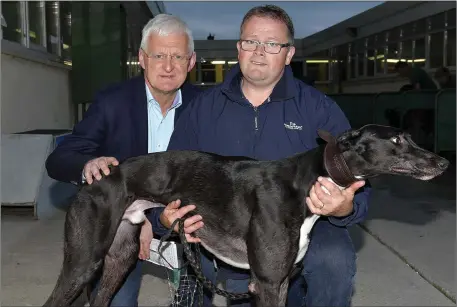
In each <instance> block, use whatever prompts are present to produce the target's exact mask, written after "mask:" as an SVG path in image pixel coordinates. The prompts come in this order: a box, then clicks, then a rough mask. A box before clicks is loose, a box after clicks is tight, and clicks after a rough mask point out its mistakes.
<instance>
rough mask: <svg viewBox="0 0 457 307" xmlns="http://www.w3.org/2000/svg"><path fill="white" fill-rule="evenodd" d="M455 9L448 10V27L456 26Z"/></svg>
mask: <svg viewBox="0 0 457 307" xmlns="http://www.w3.org/2000/svg"><path fill="white" fill-rule="evenodd" d="M455 17H456V16H455V9H452V10H449V11H447V27H448V28H455Z"/></svg>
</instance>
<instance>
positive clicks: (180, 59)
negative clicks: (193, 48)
mask: <svg viewBox="0 0 457 307" xmlns="http://www.w3.org/2000/svg"><path fill="white" fill-rule="evenodd" d="M141 50H143V53H144V55H146V57H147V58H149V59H151V60H153V61H155V62H165V60H167V59H168V58H170V59H171V61H172V62H173V63H177V64H181V65H182V64H185V63H186V62H187V61H188V60H189V59H190V56H186V55H180V54H171V55H170V54H164V53H157V54H151V55H149V54H147V52H146V51H144V49H141Z"/></svg>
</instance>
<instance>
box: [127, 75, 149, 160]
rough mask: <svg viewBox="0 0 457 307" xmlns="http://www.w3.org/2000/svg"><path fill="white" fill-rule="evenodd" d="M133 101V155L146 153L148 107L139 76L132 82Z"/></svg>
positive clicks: (142, 79) (142, 83)
mask: <svg viewBox="0 0 457 307" xmlns="http://www.w3.org/2000/svg"><path fill="white" fill-rule="evenodd" d="M132 96H133V101H132V104H131V110H130V111H131V119H132V125H133V135H132V138H133V139H134V142H133V147H134V148H133V154H134V155H135V156H139V155H145V154H147V153H148V108H147V98H146V85H145V81H144V78H143V77H142V76H141V77H139V78H138V79H137V80H135V82H134V83H133V93H132Z"/></svg>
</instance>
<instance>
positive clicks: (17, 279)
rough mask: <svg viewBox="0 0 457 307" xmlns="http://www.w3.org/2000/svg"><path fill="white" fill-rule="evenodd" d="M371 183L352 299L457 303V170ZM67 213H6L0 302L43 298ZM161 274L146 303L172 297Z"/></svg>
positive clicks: (52, 278) (147, 290) (143, 295)
mask: <svg viewBox="0 0 457 307" xmlns="http://www.w3.org/2000/svg"><path fill="white" fill-rule="evenodd" d="M372 184H373V186H374V188H375V190H374V193H373V197H372V200H371V204H370V211H369V217H368V219H367V221H366V222H365V223H364V224H363V225H360V226H354V227H352V228H351V229H350V232H351V236H352V238H353V241H354V244H355V246H356V249H357V256H358V259H357V265H358V268H357V270H358V271H357V275H356V286H355V292H354V296H353V300H352V305H353V306H455V276H454V271H455V270H454V269H455V266H454V261H455V250H454V242H455V233H456V230H455V219H456V216H455V211H456V210H455V209H456V206H455V172H450V173H449V174H446V175H445V176H443V177H442V178H437V179H435V180H433V181H431V182H420V181H416V180H411V179H408V178H402V177H384V178H382V179H376V180H373V181H372ZM63 221H64V214H63V213H61V214H57V215H56V216H55V218H53V219H50V220H46V221H37V220H32V219H30V218H28V217H21V216H11V215H8V216H7V215H2V220H1V223H2V225H1V236H2V266H1V273H2V294H1V304H2V306H39V305H41V304H43V303H44V302H45V300H46V298H47V297H48V295H49V294H50V292H51V291H52V288H53V287H54V285H55V282H56V279H57V275H58V273H59V270H60V266H61V261H62V243H63V242H62V235H63ZM163 276H165V273H164V271H163V269H161V268H158V267H156V266H154V265H152V264H151V265H148V266H147V267H146V268H145V271H144V275H143V285H142V289H141V292H140V298H139V300H140V305H141V306H164V305H167V304H168V303H169V302H170V291H169V286H168V284H167V282H166V280H165V279H163ZM224 303H225V302H224V300H223V299H222V298H221V297H217V298H216V300H215V304H216V305H224Z"/></svg>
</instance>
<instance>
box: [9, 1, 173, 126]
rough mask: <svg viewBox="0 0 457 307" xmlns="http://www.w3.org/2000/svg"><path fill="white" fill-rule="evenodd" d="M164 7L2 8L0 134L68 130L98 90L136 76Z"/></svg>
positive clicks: (12, 4) (48, 4) (20, 4)
mask: <svg viewBox="0 0 457 307" xmlns="http://www.w3.org/2000/svg"><path fill="white" fill-rule="evenodd" d="M162 12H165V8H164V5H163V2H161V1H148V2H146V1H136V2H133V1H119V2H83V1H79V2H73V1H71V2H70V1H2V2H1V32H0V35H1V43H2V47H1V77H2V78H1V101H2V112H1V113H2V114H1V116H2V117H1V130H2V133H17V132H24V131H29V130H35V129H51V130H52V129H71V128H72V126H73V125H74V123H75V121H77V120H78V119H79V118H80V117H81V113H82V109H81V108H80V107H79V108H78V106H81V105H83V103H85V102H90V100H91V99H92V97H93V94H94V93H95V91H97V90H99V89H100V88H102V87H104V86H106V85H108V84H110V83H112V82H118V81H121V80H123V79H126V78H128V77H130V76H133V75H136V74H138V72H139V66H138V65H136V62H137V55H136V53H137V51H138V48H139V45H140V41H141V30H142V28H143V26H144V25H145V24H146V23H147V21H148V20H149V19H150V18H152V17H153V16H154V15H156V14H159V13H162Z"/></svg>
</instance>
